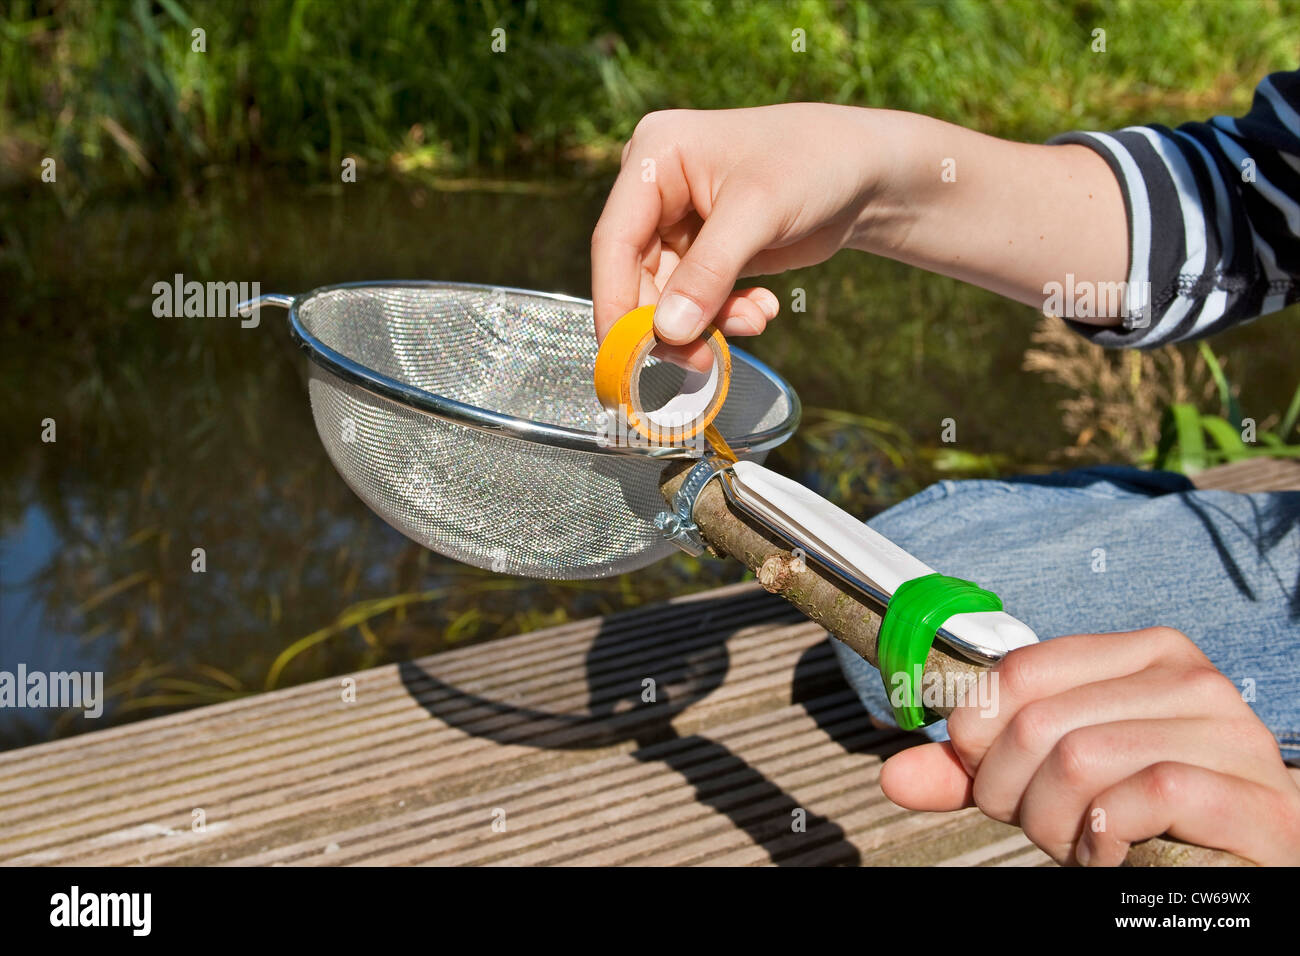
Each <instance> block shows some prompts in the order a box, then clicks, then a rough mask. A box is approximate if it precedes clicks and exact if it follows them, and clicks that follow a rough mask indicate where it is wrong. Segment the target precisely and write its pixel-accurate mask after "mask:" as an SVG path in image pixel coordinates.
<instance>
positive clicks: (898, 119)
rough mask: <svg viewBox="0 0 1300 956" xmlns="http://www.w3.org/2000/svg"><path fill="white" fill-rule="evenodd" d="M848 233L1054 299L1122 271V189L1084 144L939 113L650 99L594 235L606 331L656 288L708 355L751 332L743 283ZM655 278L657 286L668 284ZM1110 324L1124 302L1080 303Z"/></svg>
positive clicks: (813, 255) (680, 330)
mask: <svg viewBox="0 0 1300 956" xmlns="http://www.w3.org/2000/svg"><path fill="white" fill-rule="evenodd" d="M845 247H852V248H855V249H861V250H865V251H867V252H873V253H876V254H879V255H884V256H889V257H891V258H894V259H899V260H901V261H903V262H909V263H911V264H913V265H917V266H921V267H922V268H926V269H931V270H933V271H935V272H941V273H943V274H944V275H949V276H954V277H955V278H958V279H962V280H964V281H966V282H972V283H975V284H976V285H981V286H983V287H985V288H987V289H992V290H994V291H995V292H998V293H1001V294H1002V295H1006V296H1009V297H1011V298H1014V299H1016V300H1018V301H1020V302H1025V303H1028V304H1031V305H1034V306H1036V307H1037V308H1039V309H1041V308H1043V305H1044V302H1045V298H1044V291H1043V290H1044V283H1046V282H1049V281H1063V280H1065V278H1066V276H1067V273H1069V274H1071V275H1073V277H1074V279H1075V280H1077V281H1086V282H1097V281H1108V282H1109V281H1117V280H1123V279H1125V278H1126V277H1127V261H1128V240H1127V219H1126V217H1125V212H1124V201H1123V197H1122V195H1121V194H1120V190H1119V186H1118V184H1117V183H1116V181H1115V177H1114V175H1113V174H1112V173H1111V172H1110V169H1109V167H1108V166H1107V165H1106V163H1105V161H1104V160H1103V159H1101V157H1099V156H1098V155H1097V154H1096V153H1094V152H1093V151H1092V150H1090V149H1088V148H1087V147H1085V146H1038V145H1032V144H1025V143H1013V142H1008V141H1005V140H1000V139H995V138H994V137H991V136H985V135H983V134H981V133H976V132H973V131H971V130H967V129H962V128H961V127H960V126H953V125H952V124H950V123H944V122H941V121H939V120H935V119H930V118H928V117H925V116H918V115H916V114H912V113H900V112H895V111H891V110H875V109H858V108H855V107H848V106H832V105H829V104H824V103H788V104H784V105H780V106H763V107H758V108H756V109H743V110H718V111H709V112H704V111H694V110H672V111H668V112H663V113H651V114H650V115H649V116H647V117H645V118H644V119H643V120H641V122H640V124H639V125H638V126H637V128H636V132H635V133H633V135H632V139H631V140H630V141H629V142H628V144H627V146H626V147H625V148H624V150H623V167H622V170H621V171H620V173H619V175H618V179H617V180H616V181H615V183H614V187H613V189H612V190H611V192H610V195H609V199H608V201H607V202H606V203H605V210H604V212H603V213H601V217H600V222H598V223H597V224H596V230H595V233H594V234H593V235H592V237H591V274H592V279H591V285H592V299H593V300H594V302H595V318H596V335H597V338H600V339H603V338H604V337H605V333H606V332H607V331H608V330H609V328H610V326H611V325H613V324H614V322H615V321H617V319H618V318H619V317H620V316H622V315H623V314H624V313H625V312H628V311H630V310H631V309H634V308H636V307H637V306H640V305H647V304H650V303H655V302H657V303H658V304H659V307H658V309H657V311H656V313H655V329H656V331H657V333H658V335H659V338H660V339H662V340H663V341H665V342H669V343H672V344H673V345H677V346H684V348H679V349H678V350H677V352H678V355H676V356H674V358H675V359H676V360H678V361H684V362H685V363H686V364H691V365H694V366H696V367H697V368H700V369H706V368H708V367H709V364H710V361H711V359H710V358H709V351H708V349H707V347H705V346H704V344H703V343H700V342H699V341H697V339H698V337H699V334H700V333H701V332H702V331H703V330H704V329H705V328H706V327H707V326H708V325H709V323H710V322H713V321H714V320H715V319H717V323H716V324H717V325H718V327H719V328H720V329H721V330H722V332H723V334H725V335H756V334H758V333H759V332H761V331H763V328H764V327H765V326H766V324H767V323H768V322H769V321H770V320H771V319H773V318H775V317H776V313H777V311H778V307H779V306H778V303H777V299H776V296H775V295H773V294H772V292H771V291H770V290H768V289H764V288H752V289H741V290H739V291H734V292H733V287H734V285H735V282H736V279H737V278H739V277H740V276H747V275H770V274H774V273H778V272H782V271H784V270H786V269H794V268H798V267H800V266H807V265H812V264H814V263H818V262H821V261H823V260H825V259H829V258H830V257H831V256H832V255H834V254H835V253H836V252H837V251H838V250H840V249H842V248H845ZM661 294H662V298H661ZM1087 321H1094V322H1098V323H1101V324H1110V323H1113V322H1114V321H1115V319H1114V317H1107V316H1097V317H1094V318H1090V319H1087Z"/></svg>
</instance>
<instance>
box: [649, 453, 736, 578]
mask: <svg viewBox="0 0 1300 956" xmlns="http://www.w3.org/2000/svg"><path fill="white" fill-rule="evenodd" d="M730 465H731V462H729V461H727V460H725V459H722V458H719V457H717V456H716V455H708V456H706V457H705V458H702V459H700V461H699V462H698V463H697V464H696V465H695V467H693V468H692V469H691V470H690V472H689V473H688V474H687V475H686V480H685V481H683V482H682V485H681V487H680V488H678V489H677V493H676V494H675V495H673V509H674V510H673V511H661V512H659V514H658V515H656V516H655V527H656V528H658V529H659V532H660V533H661V534H662V535H663V536H664V537H665V538H667V539H668V540H669V541H671V542H672V543H673V544H675V545H677V547H679V548H681V549H682V550H683V551H685V552H686V553H687V554H693V555H695V556H697V557H698V556H699V555H701V554H704V552H705V551H707V550H708V546H707V545H705V543H704V538H703V537H702V536H701V535H700V529H699V526H698V525H696V523H695V499H696V498H698V497H699V496H700V492H701V491H703V490H704V486H705V485H707V484H708V483H709V481H710V479H712V478H713V477H714V476H715V475H717V474H719V473H720V472H722V471H725V470H726V469H727V468H728V467H730Z"/></svg>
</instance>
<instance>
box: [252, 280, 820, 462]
mask: <svg viewBox="0 0 1300 956" xmlns="http://www.w3.org/2000/svg"><path fill="white" fill-rule="evenodd" d="M394 287H400V288H407V289H440V290H444V291H451V292H457V291H461V292H480V293H488V294H493V293H503V294H507V295H509V294H514V295H521V296H527V297H530V298H535V299H546V300H550V301H553V302H563V303H565V304H568V305H577V306H586V307H587V308H590V307H591V300H590V299H580V298H576V297H574V296H570V295H564V294H562V293H558V292H538V291H536V290H533V289H519V288H514V287H512V286H500V285H485V284H481V283H474V282H444V281H438V280H420V279H394V280H390V281H374V280H366V281H360V282H341V283H338V284H336V285H327V286H320V287H318V288H315V289H312V290H311V291H309V292H304V293H302V294H300V295H296V296H287V295H279V294H269V295H264V296H261V297H260V298H259V299H258V300H257V301H256V303H250V304H258V305H261V304H265V305H278V306H283V307H287V308H288V310H289V332H290V335H291V336H292V338H293V340H294V342H295V343H297V345H298V346H299V347H300V348H302V349H303V350H304V351H305V352H306V353H307V356H308V358H310V359H311V360H312V362H314V363H315V364H316V365H318V366H320V367H321V368H323V369H325V370H326V371H328V372H331V373H333V374H334V375H337V376H338V377H339V378H341V379H343V380H344V381H347V382H350V383H351V384H353V385H355V386H357V387H358V388H360V389H362V390H364V391H366V392H369V393H370V394H372V395H377V396H379V397H381V398H386V399H388V400H389V401H393V402H397V403H398V404H399V405H402V406H404V407H407V408H411V409H413V410H415V411H418V412H422V413H424V414H426V415H430V416H432V417H433V418H437V419H440V420H442V421H446V422H451V423H453V424H456V425H463V426H465V427H467V428H473V429H475V430H477V431H481V432H487V433H488V434H493V435H503V436H505V437H508V438H513V439H517V440H519V441H525V442H530V443H533V444H539V445H548V446H550V447H552V448H564V449H569V450H571V451H580V452H585V453H587V454H592V455H621V456H627V455H632V456H640V457H645V458H655V459H677V458H699V457H701V456H702V454H703V451H704V449H703V448H702V447H692V446H681V445H650V444H634V445H619V444H614V443H612V442H610V441H609V440H608V439H607V438H604V437H602V436H600V435H598V434H596V433H594V432H588V431H583V430H581V429H578V428H569V427H567V426H565V425H553V424H550V423H549V422H537V421H532V420H531V419H527V418H518V417H516V416H514V415H507V414H504V413H502V412H494V411H490V410H489V409H486V408H480V407H479V406H477V405H470V404H468V403H466V402H460V401H457V400H455V399H452V398H448V397H446V396H445V395H439V394H437V393H436V392H430V391H428V390H426V389H422V388H419V387H417V386H414V385H411V384H409V383H406V382H402V381H400V380H398V379H395V378H392V377H390V376H387V375H384V374H382V373H380V372H376V371H375V370H373V369H370V368H367V367H366V366H364V365H362V364H360V363H359V362H356V361H353V360H352V359H350V358H348V357H347V356H346V355H344V354H343V353H341V352H338V351H336V350H335V349H332V348H330V347H329V346H328V345H326V344H325V343H324V342H322V341H321V340H320V339H319V338H318V337H316V336H315V335H313V334H312V333H311V331H310V330H308V329H307V327H306V325H305V324H304V323H303V320H302V317H301V315H300V314H299V310H300V309H301V308H302V306H304V305H306V304H307V303H308V302H310V301H311V300H312V299H314V298H316V297H317V296H322V295H325V294H327V293H331V292H337V291H339V290H343V289H373V288H387V289H391V288H394ZM731 352H732V355H733V357H735V356H738V357H739V358H740V361H741V362H743V363H747V364H748V365H750V366H751V367H752V368H753V369H754V370H755V371H756V372H758V373H759V374H760V375H761V376H763V377H764V378H766V379H767V380H768V382H770V383H771V384H772V385H773V386H774V387H775V388H776V389H777V390H778V391H779V392H780V393H781V394H782V396H784V398H785V399H786V401H787V402H788V403H789V411H788V412H787V414H786V416H785V418H784V419H783V420H782V421H780V422H778V423H777V424H776V425H773V426H771V427H769V428H764V429H760V430H758V431H755V432H750V433H749V434H746V435H740V436H736V437H735V438H733V437H732V436H730V435H728V436H727V442H728V444H729V445H730V446H731V448H732V450H733V451H735V452H738V453H745V452H761V451H767V450H769V449H772V448H775V447H776V446H778V445H780V444H782V443H783V442H784V441H786V440H787V439H788V438H789V437H790V436H791V435H793V434H794V431H795V429H796V428H797V427H798V425H799V419H800V417H801V415H802V411H803V407H802V404H801V403H800V401H799V396H798V394H797V393H796V392H795V390H794V388H793V387H792V386H791V385H790V383H789V382H787V381H786V380H785V379H784V378H782V377H781V376H780V375H779V374H777V373H776V372H775V371H774V370H773V369H772V368H770V367H769V366H768V365H767V364H766V363H765V362H763V361H761V360H760V359H757V358H755V357H754V356H753V355H750V354H749V353H748V352H745V351H743V350H741V349H737V348H733V349H732V350H731Z"/></svg>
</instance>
